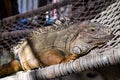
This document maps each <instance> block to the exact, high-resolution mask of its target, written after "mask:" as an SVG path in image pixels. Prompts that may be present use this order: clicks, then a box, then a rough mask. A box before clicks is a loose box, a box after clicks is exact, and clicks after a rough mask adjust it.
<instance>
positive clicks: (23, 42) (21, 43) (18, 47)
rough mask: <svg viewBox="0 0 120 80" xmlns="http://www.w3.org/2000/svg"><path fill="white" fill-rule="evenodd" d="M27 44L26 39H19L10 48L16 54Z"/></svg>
mask: <svg viewBox="0 0 120 80" xmlns="http://www.w3.org/2000/svg"><path fill="white" fill-rule="evenodd" d="M26 44H27V40H26V39H21V40H20V41H19V42H18V43H17V44H16V45H15V46H14V47H13V48H12V52H13V53H14V54H15V55H16V54H18V53H19V52H20V51H21V50H22V49H23V48H24V46H25V45H26Z"/></svg>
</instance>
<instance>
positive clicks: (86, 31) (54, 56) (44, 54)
mask: <svg viewBox="0 0 120 80" xmlns="http://www.w3.org/2000/svg"><path fill="white" fill-rule="evenodd" d="M111 38H112V30H111V29H109V28H107V27H105V26H103V25H102V24H99V23H96V22H90V21H83V22H79V23H75V24H73V25H71V26H70V27H68V28H66V29H63V30H60V31H53V32H43V33H41V32H39V31H34V32H32V33H31V34H30V35H29V37H28V38H26V39H24V40H22V42H23V43H22V44H20V48H18V49H15V50H14V53H15V55H17V54H18V57H19V61H20V64H21V66H22V69H23V70H29V69H34V68H38V67H39V66H41V65H42V64H41V63H43V64H45V65H47V66H49V65H53V64H57V63H62V62H67V61H70V60H72V59H76V58H77V57H80V56H83V55H86V54H87V53H88V52H89V51H90V50H92V49H93V48H95V47H99V46H101V45H104V44H105V43H106V42H107V41H109V40H110V39H111ZM26 46H27V47H26ZM65 56H67V57H65Z"/></svg>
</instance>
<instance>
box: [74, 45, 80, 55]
mask: <svg viewBox="0 0 120 80" xmlns="http://www.w3.org/2000/svg"><path fill="white" fill-rule="evenodd" d="M72 51H73V53H76V54H80V53H81V52H82V51H81V49H80V48H79V47H78V46H74V47H73V50H72Z"/></svg>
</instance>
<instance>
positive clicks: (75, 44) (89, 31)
mask: <svg viewBox="0 0 120 80" xmlns="http://www.w3.org/2000/svg"><path fill="white" fill-rule="evenodd" d="M75 34H76V35H75V37H74V39H73V40H72V41H71V46H70V51H71V52H72V53H77V54H81V53H82V54H83V53H84V52H86V51H87V50H89V49H90V48H92V47H94V46H99V45H101V44H104V43H105V42H107V41H108V40H110V39H111V37H112V30H111V29H110V28H108V27H106V26H103V25H102V24H99V23H96V22H90V21H84V22H82V23H81V24H80V25H79V30H78V31H77V32H76V33H75Z"/></svg>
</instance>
